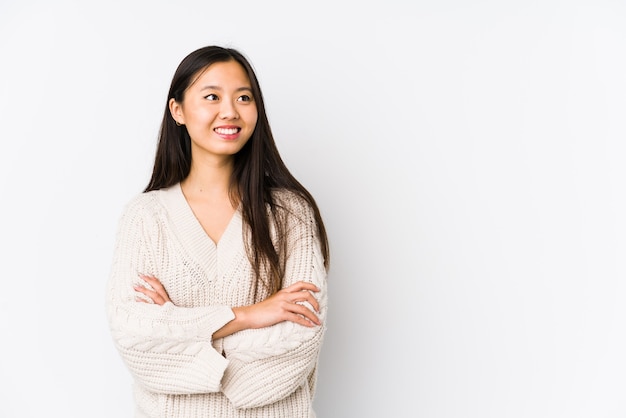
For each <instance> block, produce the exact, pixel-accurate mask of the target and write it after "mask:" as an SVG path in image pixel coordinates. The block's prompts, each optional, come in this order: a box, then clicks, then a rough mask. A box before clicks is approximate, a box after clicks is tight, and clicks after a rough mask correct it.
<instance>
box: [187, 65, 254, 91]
mask: <svg viewBox="0 0 626 418" xmlns="http://www.w3.org/2000/svg"><path fill="white" fill-rule="evenodd" d="M207 86H212V87H220V88H225V87H234V88H241V87H248V88H250V78H249V77H248V74H247V73H246V70H245V69H244V68H243V67H242V66H241V64H239V63H238V62H237V61H234V60H233V61H226V62H216V63H213V64H211V65H208V66H206V67H204V68H203V69H202V70H200V71H199V72H198V74H197V75H196V77H194V81H193V82H192V84H191V85H190V86H189V87H190V88H191V87H195V88H200V89H202V88H206V87H207Z"/></svg>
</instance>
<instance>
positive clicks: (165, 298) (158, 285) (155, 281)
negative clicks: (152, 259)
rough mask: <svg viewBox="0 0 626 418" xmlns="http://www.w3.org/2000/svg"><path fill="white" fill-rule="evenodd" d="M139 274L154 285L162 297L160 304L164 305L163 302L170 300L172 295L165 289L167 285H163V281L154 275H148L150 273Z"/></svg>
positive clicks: (153, 287) (151, 285)
mask: <svg viewBox="0 0 626 418" xmlns="http://www.w3.org/2000/svg"><path fill="white" fill-rule="evenodd" d="M139 276H140V277H141V278H142V279H144V280H145V281H146V283H148V284H149V285H150V287H152V289H154V291H155V292H156V293H157V294H158V295H159V297H160V298H161V299H162V303H159V304H160V305H162V304H163V303H165V302H167V301H169V300H170V297H169V295H168V294H167V291H166V290H165V287H164V286H163V284H162V283H161V281H160V280H159V279H157V278H156V277H154V276H148V275H145V274H140V275H139Z"/></svg>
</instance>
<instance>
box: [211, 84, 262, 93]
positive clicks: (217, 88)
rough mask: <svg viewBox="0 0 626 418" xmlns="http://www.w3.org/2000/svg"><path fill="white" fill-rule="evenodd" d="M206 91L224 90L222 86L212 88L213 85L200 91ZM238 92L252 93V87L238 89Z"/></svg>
mask: <svg viewBox="0 0 626 418" xmlns="http://www.w3.org/2000/svg"><path fill="white" fill-rule="evenodd" d="M204 90H220V91H221V90H223V89H222V88H221V87H220V86H212V85H208V86H204V87H202V88H201V89H200V91H204ZM235 91H236V92H239V91H249V92H252V87H239V88H238V89H236V90H235Z"/></svg>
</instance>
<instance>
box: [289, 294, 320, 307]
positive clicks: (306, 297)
mask: <svg viewBox="0 0 626 418" xmlns="http://www.w3.org/2000/svg"><path fill="white" fill-rule="evenodd" d="M302 302H308V303H310V304H311V306H312V307H313V309H315V312H319V311H320V304H319V302H318V301H317V299H315V296H313V295H312V294H311V292H309V291H308V290H305V291H302V292H298V293H297V294H296V297H295V298H294V299H293V303H302Z"/></svg>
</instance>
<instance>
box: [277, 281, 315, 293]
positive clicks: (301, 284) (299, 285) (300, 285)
mask: <svg viewBox="0 0 626 418" xmlns="http://www.w3.org/2000/svg"><path fill="white" fill-rule="evenodd" d="M284 290H286V291H288V292H299V291H302V290H310V291H312V292H319V291H320V289H319V288H318V287H317V286H315V285H314V284H313V283H311V282H305V281H302V280H301V281H298V282H295V283H293V284H292V285H290V286H287V287H286V288H285V289H284Z"/></svg>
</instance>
